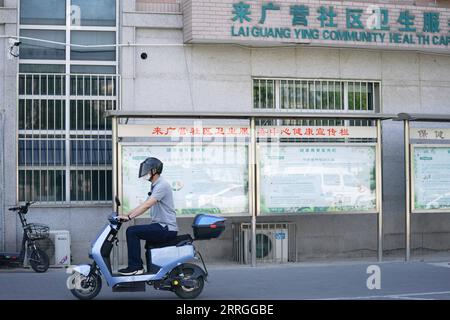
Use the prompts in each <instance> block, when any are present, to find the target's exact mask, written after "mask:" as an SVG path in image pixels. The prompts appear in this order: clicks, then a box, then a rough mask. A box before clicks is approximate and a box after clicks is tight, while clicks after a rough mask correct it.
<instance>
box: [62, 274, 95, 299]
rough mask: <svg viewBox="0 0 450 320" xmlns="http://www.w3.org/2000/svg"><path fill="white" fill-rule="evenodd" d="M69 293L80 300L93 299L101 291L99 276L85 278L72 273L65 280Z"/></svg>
mask: <svg viewBox="0 0 450 320" xmlns="http://www.w3.org/2000/svg"><path fill="white" fill-rule="evenodd" d="M67 285H68V286H69V288H71V289H70V292H72V294H73V295H74V296H75V297H77V298H78V299H80V300H91V299H94V298H95V297H96V296H97V295H98V294H99V293H100V290H102V278H101V276H100V275H99V274H97V273H96V274H94V275H92V276H91V277H89V278H88V277H86V276H85V275H82V274H80V273H78V272H75V273H73V274H72V275H71V276H70V277H69V278H68V279H67Z"/></svg>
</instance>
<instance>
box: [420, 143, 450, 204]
mask: <svg viewBox="0 0 450 320" xmlns="http://www.w3.org/2000/svg"><path fill="white" fill-rule="evenodd" d="M413 150H414V151H413V179H414V185H413V188H414V193H413V194H414V209H415V210H445V209H449V208H450V147H448V146H445V147H441V146H439V147H430V146H427V147H417V146H416V147H414V149H413Z"/></svg>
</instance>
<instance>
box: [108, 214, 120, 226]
mask: <svg viewBox="0 0 450 320" xmlns="http://www.w3.org/2000/svg"><path fill="white" fill-rule="evenodd" d="M108 221H109V222H110V223H111V224H119V223H121V221H120V219H119V216H118V215H117V213H116V212H113V213H112V215H110V216H109V217H108Z"/></svg>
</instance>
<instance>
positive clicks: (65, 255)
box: [24, 230, 70, 268]
mask: <svg viewBox="0 0 450 320" xmlns="http://www.w3.org/2000/svg"><path fill="white" fill-rule="evenodd" d="M37 242H38V244H39V248H40V249H42V250H44V251H45V253H46V254H47V255H48V257H49V260H50V267H61V268H62V267H66V266H69V265H70V233H69V231H67V230H50V232H49V238H48V239H41V240H37ZM27 264H28V261H27V259H25V261H24V266H27Z"/></svg>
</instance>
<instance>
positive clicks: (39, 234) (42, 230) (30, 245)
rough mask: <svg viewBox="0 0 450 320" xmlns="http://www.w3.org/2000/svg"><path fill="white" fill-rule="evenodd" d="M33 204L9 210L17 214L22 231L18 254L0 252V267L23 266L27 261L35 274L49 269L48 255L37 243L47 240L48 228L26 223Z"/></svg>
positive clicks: (38, 224) (29, 203)
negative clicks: (26, 216) (29, 209)
mask: <svg viewBox="0 0 450 320" xmlns="http://www.w3.org/2000/svg"><path fill="white" fill-rule="evenodd" d="M33 203H34V202H27V203H26V204H25V205H23V206H19V207H12V208H9V209H8V210H9V211H14V212H17V214H18V215H19V218H20V222H21V224H22V229H23V237H22V245H21V247H20V252H0V265H7V266H23V264H24V262H25V261H28V263H29V264H30V266H31V268H32V269H33V270H34V271H36V272H45V271H47V269H48V267H49V264H50V262H49V258H48V255H47V254H46V253H45V251H43V250H42V249H40V248H39V241H38V240H43V239H48V238H49V227H48V226H46V225H44V224H40V223H27V220H26V218H25V215H26V214H27V213H28V208H29V207H30V206H31V205H32V204H33Z"/></svg>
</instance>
